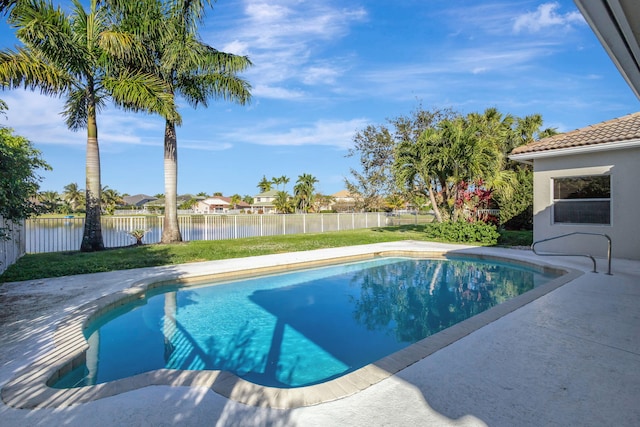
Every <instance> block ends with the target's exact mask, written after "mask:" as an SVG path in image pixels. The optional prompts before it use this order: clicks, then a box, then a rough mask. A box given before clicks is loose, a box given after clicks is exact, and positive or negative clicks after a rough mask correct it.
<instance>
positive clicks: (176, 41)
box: [110, 0, 251, 243]
mask: <svg viewBox="0 0 640 427" xmlns="http://www.w3.org/2000/svg"><path fill="white" fill-rule="evenodd" d="M110 4H111V5H112V7H113V8H114V9H115V10H116V11H117V12H118V13H119V14H120V16H121V17H122V19H123V21H124V22H126V25H130V26H131V27H132V28H136V29H140V28H144V31H142V30H141V31H140V32H139V35H140V36H141V37H142V38H143V40H144V42H145V45H146V47H147V58H146V60H145V61H141V62H140V63H139V64H138V65H139V67H141V68H142V67H144V68H145V69H149V70H151V71H152V73H153V74H154V75H155V76H156V77H157V78H158V79H160V80H162V81H163V82H164V83H165V86H166V87H167V90H166V95H169V96H170V97H171V98H172V99H174V98H175V97H176V96H180V97H181V98H182V99H184V100H185V101H186V102H187V103H188V104H189V105H191V106H192V107H194V108H196V107H198V106H199V105H202V106H204V107H206V106H207V104H208V101H209V99H219V98H222V99H225V100H230V101H235V102H238V103H239V104H242V105H244V104H246V103H247V102H249V100H250V98H251V94H250V86H249V84H248V83H247V82H246V81H245V80H243V79H242V78H240V77H238V75H237V73H240V72H242V71H243V70H245V69H246V68H247V67H249V66H250V65H251V62H250V61H249V59H248V58H247V57H246V56H239V55H233V54H229V53H225V52H220V51H218V50H216V49H214V48H213V47H211V46H209V45H207V44H205V43H203V42H201V41H200V39H199V34H198V25H199V24H200V23H201V22H202V20H203V18H204V9H205V6H206V5H209V6H210V5H211V1H210V0H201V1H192V0H167V1H162V0H144V1H138V2H130V1H128V0H111V1H110ZM125 28H127V27H125ZM172 113H173V112H172ZM161 114H162V113H161ZM162 116H163V117H164V118H165V131H164V189H165V214H164V224H163V230H162V237H161V242H162V243H172V242H179V241H181V240H182V236H181V234H180V228H179V226H178V211H177V188H178V179H177V176H178V143H177V135H176V126H179V125H180V124H181V119H180V117H179V116H178V115H176V114H162Z"/></svg>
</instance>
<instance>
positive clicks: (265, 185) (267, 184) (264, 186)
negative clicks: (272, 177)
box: [258, 175, 273, 193]
mask: <svg viewBox="0 0 640 427" xmlns="http://www.w3.org/2000/svg"><path fill="white" fill-rule="evenodd" d="M272 184H273V182H272V181H269V180H268V179H267V177H266V176H264V175H262V179H261V180H260V182H259V183H258V189H259V190H260V192H261V193H266V192H267V191H271V185H272Z"/></svg>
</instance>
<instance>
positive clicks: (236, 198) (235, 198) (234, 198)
mask: <svg viewBox="0 0 640 427" xmlns="http://www.w3.org/2000/svg"><path fill="white" fill-rule="evenodd" d="M241 201H242V197H241V196H240V195H239V194H234V195H233V196H231V204H232V205H233V209H235V208H236V206H237V205H238V203H240V202H241Z"/></svg>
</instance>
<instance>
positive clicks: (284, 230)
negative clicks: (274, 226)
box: [282, 214, 287, 236]
mask: <svg viewBox="0 0 640 427" xmlns="http://www.w3.org/2000/svg"><path fill="white" fill-rule="evenodd" d="M285 234H287V214H282V235H283V236H284V235H285Z"/></svg>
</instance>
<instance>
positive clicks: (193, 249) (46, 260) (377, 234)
mask: <svg viewBox="0 0 640 427" xmlns="http://www.w3.org/2000/svg"><path fill="white" fill-rule="evenodd" d="M527 233H528V236H529V239H530V238H531V232H501V240H500V242H499V245H501V246H512V245H521V244H523V243H521V242H523V241H525V240H526V238H527ZM400 240H421V241H438V240H435V239H429V238H427V237H426V236H425V233H424V225H404V226H397V227H384V228H372V229H359V230H348V231H335V232H328V233H318V234H292V235H285V236H268V237H250V238H244V239H235V240H198V241H191V242H183V243H178V244H172V245H162V244H152V245H142V246H129V247H125V248H114V249H107V250H105V251H101V252H89V253H84V252H78V251H74V252H52V253H41V254H27V255H25V256H23V257H22V258H20V259H19V260H18V261H17V262H16V263H15V264H14V265H12V266H10V267H9V268H8V269H7V270H6V271H5V272H4V273H3V274H2V275H0V283H6V282H15V281H23V280H35V279H43V278H50V277H61V276H69V275H75V274H86V273H98V272H106V271H114V270H128V269H133V268H142V267H155V266H161V265H172V264H184V263H190V262H200V261H213V260H221V259H230V258H244V257H251V256H257V255H269V254H276V253H284V252H299V251H307V250H313V249H323V248H335V247H341V246H356V245H365V244H370V243H382V242H394V241H400ZM444 243H456V242H444ZM529 244H530V243H529Z"/></svg>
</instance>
